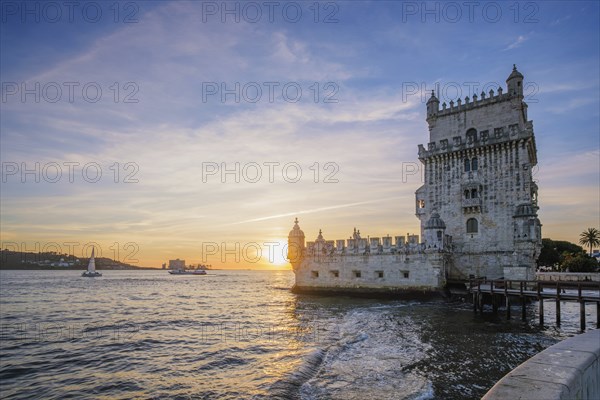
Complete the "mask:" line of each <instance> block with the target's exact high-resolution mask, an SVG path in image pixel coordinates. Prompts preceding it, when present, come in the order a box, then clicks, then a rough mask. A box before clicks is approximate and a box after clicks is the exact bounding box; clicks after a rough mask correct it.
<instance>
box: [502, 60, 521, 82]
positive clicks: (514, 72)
mask: <svg viewBox="0 0 600 400" xmlns="http://www.w3.org/2000/svg"><path fill="white" fill-rule="evenodd" d="M514 78H521V79H523V74H522V73H520V72H519V71H517V65H516V64H513V70H512V72H511V73H510V75H509V76H508V78H506V81H507V82H508V81H510V80H512V79H514Z"/></svg>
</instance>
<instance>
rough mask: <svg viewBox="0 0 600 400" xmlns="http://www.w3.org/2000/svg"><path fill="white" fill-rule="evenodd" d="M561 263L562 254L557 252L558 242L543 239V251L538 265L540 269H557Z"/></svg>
mask: <svg viewBox="0 0 600 400" xmlns="http://www.w3.org/2000/svg"><path fill="white" fill-rule="evenodd" d="M559 262H560V253H559V252H558V250H557V246H556V242H554V240H552V239H542V250H541V252H540V257H539V258H538V260H537V264H538V266H540V267H553V268H554V267H555V266H557V265H558V263H559Z"/></svg>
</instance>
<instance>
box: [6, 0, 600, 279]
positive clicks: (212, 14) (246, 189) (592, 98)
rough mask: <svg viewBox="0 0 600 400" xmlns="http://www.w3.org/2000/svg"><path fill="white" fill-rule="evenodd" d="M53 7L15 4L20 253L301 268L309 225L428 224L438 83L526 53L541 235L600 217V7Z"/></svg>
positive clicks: (16, 231) (9, 75)
mask: <svg viewBox="0 0 600 400" xmlns="http://www.w3.org/2000/svg"><path fill="white" fill-rule="evenodd" d="M54 4H58V7H62V8H56V6H46V3H45V2H27V3H22V2H2V10H1V11H2V16H1V18H2V19H1V38H0V48H1V50H0V51H1V59H0V68H1V81H2V103H1V112H0V117H1V121H0V127H1V137H0V144H1V149H0V156H1V160H2V182H1V214H0V218H1V226H0V229H1V241H2V248H9V249H14V246H15V244H18V245H19V246H20V247H21V248H20V249H21V250H23V251H32V250H33V251H37V249H38V248H39V249H44V248H46V249H50V250H55V249H54V248H51V247H49V246H50V245H51V244H52V243H58V244H60V245H61V248H62V250H63V252H69V251H68V249H69V247H68V246H74V253H75V254H76V255H78V256H81V255H82V249H83V245H84V244H85V243H90V242H95V243H97V244H98V245H99V247H100V250H101V253H102V256H106V257H113V258H118V259H120V260H121V261H125V262H130V263H133V264H137V265H140V266H151V267H160V266H161V264H162V263H163V262H167V261H168V260H169V259H174V258H182V259H185V260H186V262H187V263H188V264H190V263H194V264H196V263H199V262H203V261H204V262H206V263H208V264H212V265H213V266H214V267H225V268H289V264H287V263H285V260H283V258H282V256H281V252H282V245H283V243H285V241H286V239H287V234H288V232H289V231H290V229H291V228H292V227H293V221H294V218H295V217H298V218H299V220H300V226H301V228H302V229H303V230H304V232H305V234H306V236H307V240H314V238H316V236H317V235H318V231H319V229H322V230H323V235H324V237H325V238H326V239H329V240H333V239H344V238H348V236H349V235H350V234H351V233H352V229H353V228H354V227H357V228H359V229H360V230H361V233H362V234H363V236H364V237H366V236H367V235H370V236H383V235H386V234H390V235H392V236H393V235H402V234H406V233H408V232H410V233H418V231H419V224H418V220H417V218H416V217H415V215H414V213H415V207H414V192H415V190H416V189H417V188H418V187H419V186H420V185H421V178H420V175H419V174H414V173H408V174H407V172H411V171H413V170H414V168H415V167H419V165H420V164H419V162H418V159H417V145H418V144H419V143H427V142H428V130H427V124H426V122H425V101H426V98H427V93H429V92H430V91H431V90H432V89H436V90H437V89H439V92H440V96H441V97H442V101H446V102H449V101H450V100H452V99H453V100H455V101H456V99H457V98H458V97H459V96H460V97H462V98H463V99H464V97H465V96H469V97H471V96H472V94H473V91H474V90H473V88H474V89H475V91H476V92H477V93H480V92H481V90H482V88H483V89H485V90H486V92H487V91H489V89H490V88H494V89H495V90H496V89H497V87H498V85H501V86H502V87H504V88H505V87H506V83H505V80H506V78H507V77H508V75H509V74H510V72H511V70H512V65H513V63H516V64H517V67H518V68H519V70H520V71H521V72H522V73H523V74H524V76H525V83H526V84H525V89H526V90H525V92H526V96H525V101H526V102H527V103H528V105H529V119H531V120H533V124H534V132H535V135H536V143H537V149H538V161H539V164H538V168H537V170H535V180H536V181H537V182H538V185H539V188H540V189H539V204H540V210H539V215H540V219H541V222H542V224H543V227H542V232H543V236H544V237H550V238H553V239H557V240H569V241H573V242H577V241H578V236H579V233H580V232H581V231H583V230H584V229H586V228H588V227H600V172H599V171H600V135H599V132H600V115H599V113H600V111H599V110H600V82H599V79H600V78H599V76H600V61H599V60H600V54H599V48H600V43H599V37H600V34H599V25H598V20H599V18H600V10H599V4H600V3H598V2H597V1H590V2H572V1H564V2H561V1H543V2H541V1H540V2H522V3H516V2H491V3H486V2H479V3H477V5H476V6H474V8H473V9H469V8H468V7H466V6H464V5H462V4H463V2H457V3H452V4H454V5H455V6H447V4H448V3H444V2H428V3H424V2H392V1H373V2H346V1H339V2H322V3H313V2H295V3H290V2H279V3H277V4H278V6H274V8H273V9H270V8H269V7H268V6H266V5H265V4H264V3H263V2H260V1H259V2H256V3H250V5H248V4H249V3H246V2H229V3H222V2H220V1H219V2H201V1H193V2H187V1H177V2H160V1H151V2H150V1H148V2H146V1H134V2H123V3H114V2H86V1H83V2H80V6H79V8H75V9H74V10H69V9H68V8H66V6H61V4H63V3H62V2H57V3H54ZM223 4H226V6H223ZM23 7H28V9H26V10H23V9H22V8H23ZM52 7H54V8H52ZM223 7H227V9H222V8H223ZM461 7H462V8H461ZM70 12H72V14H70ZM99 13H100V14H99ZM236 18H238V19H239V22H238V21H236ZM223 19H225V21H224V22H223ZM36 85H37V86H36ZM258 89H259V90H260V92H259V91H258ZM99 90H101V93H100V92H99ZM459 90H460V92H459ZM71 95H72V96H71ZM236 97H238V98H236ZM36 163H38V165H39V167H38V170H37V171H36ZM236 163H239V178H238V177H236V173H235V172H231V173H228V174H226V175H222V172H223V167H226V168H227V169H228V170H231V171H233V170H235V168H236ZM57 166H58V167H60V170H61V171H62V175H57V171H58V168H57ZM84 166H85V167H86V169H85V173H82V172H84V171H83V168H84ZM257 166H259V167H260V169H257ZM24 167H25V168H27V169H28V170H31V171H32V172H29V173H27V174H24V173H23V168H24ZM217 168H218V169H217ZM69 169H71V171H72V172H73V174H72V175H70V174H69ZM259 171H260V173H261V175H260V176H259V175H257V172H259ZM403 171H404V174H403ZM98 172H101V174H102V175H101V176H100V175H98V176H97V173H98ZM271 173H272V175H271ZM298 173H301V176H300V175H297V174H298ZM203 174H204V175H203ZM270 175H271V176H270ZM36 180H37V182H36ZM236 180H239V181H238V182H236ZM22 243H25V244H26V246H25V247H24V248H23V246H22V245H21V244H22ZM73 243H75V244H73ZM114 243H117V246H116V247H118V248H119V249H120V251H119V254H118V255H117V257H114V255H115V252H114V250H111V247H112V248H113V249H114V248H115V245H114ZM236 243H237V245H236ZM265 243H279V246H274V245H268V244H265ZM223 244H225V246H226V248H227V253H226V254H225V253H224V252H223V250H224V248H223ZM215 246H217V248H216V249H215ZM236 246H237V249H236ZM273 247H275V253H276V254H275V260H273V261H274V262H273V263H270V262H269V260H268V258H269V257H268V255H269V254H268V252H269V248H273ZM257 248H260V250H261V252H262V255H263V257H262V258H261V259H260V260H258V261H257V260H256V259H254V253H255V251H256V249H257ZM96 251H97V252H98V249H97V250H96ZM132 253H135V254H132ZM208 253H215V254H214V255H212V256H210V257H208V258H207V259H206V256H207V255H208ZM222 257H226V260H225V262H222V261H221V258H222ZM236 258H239V260H236ZM135 260H137V262H136V261H135Z"/></svg>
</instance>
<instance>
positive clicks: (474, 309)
mask: <svg viewBox="0 0 600 400" xmlns="http://www.w3.org/2000/svg"><path fill="white" fill-rule="evenodd" d="M472 297H473V312H474V313H476V314H477V293H473V294H472Z"/></svg>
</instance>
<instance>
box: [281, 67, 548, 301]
mask: <svg viewBox="0 0 600 400" xmlns="http://www.w3.org/2000/svg"><path fill="white" fill-rule="evenodd" d="M506 84H507V90H506V93H505V92H504V91H503V89H502V88H498V90H497V92H494V90H490V91H489V93H483V92H482V93H481V94H480V95H479V96H478V95H476V94H475V95H473V97H472V98H471V99H469V97H466V98H465V100H464V102H463V101H462V100H461V99H458V100H457V102H456V103H455V102H454V101H450V104H446V103H443V104H442V105H441V107H440V102H439V100H438V98H437V97H436V96H435V95H434V93H433V92H432V93H431V97H430V98H429V100H428V101H427V123H428V125H429V143H428V144H427V146H423V145H419V160H420V161H421V163H422V164H423V168H424V184H423V186H421V187H420V188H418V189H417V191H416V193H415V207H416V216H417V218H419V220H420V222H421V234H420V236H419V235H407V236H394V237H391V236H389V235H388V236H385V237H370V238H368V239H367V238H365V237H362V235H361V233H360V231H357V230H356V228H355V229H354V232H353V233H352V236H351V237H350V238H349V239H346V240H344V239H339V240H326V239H325V237H324V235H323V233H322V232H321V231H319V235H318V237H317V238H316V240H315V241H310V242H306V243H305V236H304V232H302V230H301V229H300V226H299V225H298V219H296V221H295V224H294V227H293V229H292V230H291V231H290V234H289V237H288V259H289V260H290V262H291V264H292V268H293V271H294V274H295V277H296V282H295V285H294V290H295V291H298V292H311V291H312V292H327V291H329V292H340V293H343V292H348V293H352V292H355V293H387V294H402V293H408V294H409V293H411V292H414V293H423V294H427V293H430V294H431V293H438V292H440V290H441V289H443V288H445V287H446V284H447V282H448V281H459V280H467V279H469V278H473V277H484V276H485V277H487V278H493V279H498V278H504V279H515V280H516V279H519V280H528V279H529V280H531V279H534V278H535V263H536V260H537V257H538V255H539V253H540V250H541V224H540V220H539V219H538V217H537V210H538V204H537V191H538V187H537V185H536V183H535V182H534V181H533V179H532V167H533V166H535V165H536V163H537V158H536V157H537V155H536V153H537V151H536V145H535V137H534V134H533V123H532V121H528V120H527V104H526V103H525V101H524V97H523V75H522V74H521V73H520V72H519V71H518V70H517V68H516V66H515V67H513V71H512V73H511V74H510V76H509V77H508V79H507V80H506Z"/></svg>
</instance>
